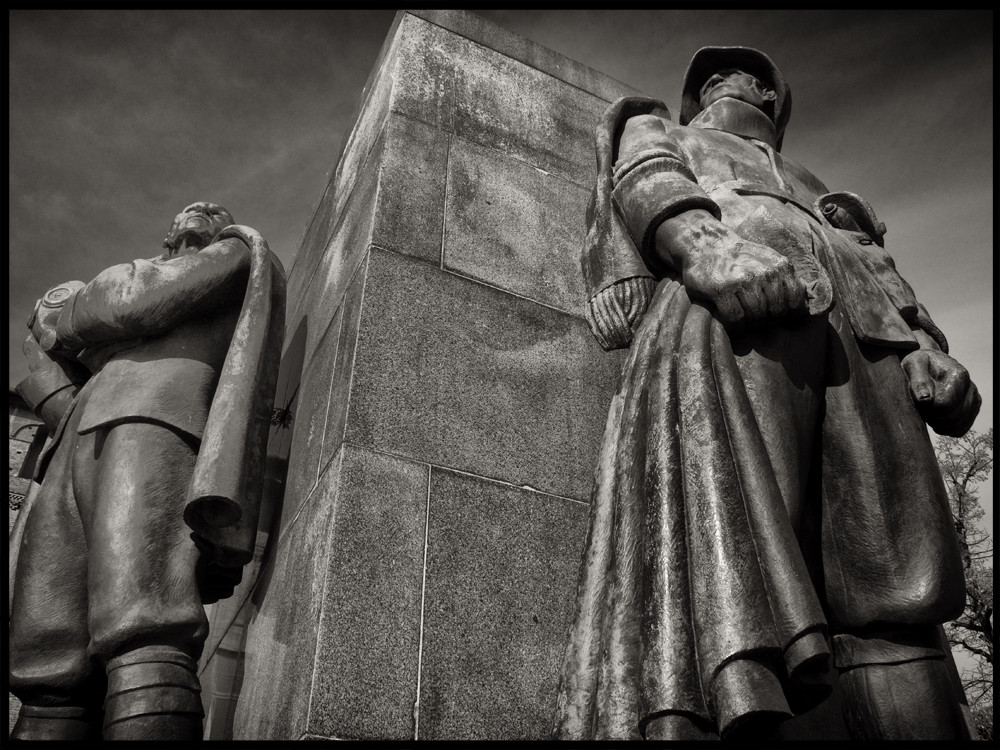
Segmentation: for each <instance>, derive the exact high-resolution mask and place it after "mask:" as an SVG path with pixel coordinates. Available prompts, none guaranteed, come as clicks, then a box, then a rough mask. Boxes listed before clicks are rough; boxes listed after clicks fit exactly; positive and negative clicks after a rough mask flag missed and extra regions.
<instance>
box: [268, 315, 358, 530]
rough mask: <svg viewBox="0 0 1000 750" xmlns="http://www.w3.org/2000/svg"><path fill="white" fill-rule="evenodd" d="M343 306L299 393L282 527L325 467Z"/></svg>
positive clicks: (307, 368) (307, 369)
mask: <svg viewBox="0 0 1000 750" xmlns="http://www.w3.org/2000/svg"><path fill="white" fill-rule="evenodd" d="M342 319H343V316H342V314H341V311H340V309H338V311H337V313H336V314H335V315H334V319H333V321H332V322H331V324H330V325H329V326H328V327H327V330H326V332H325V333H324V335H323V338H322V339H321V340H320V342H319V346H318V348H317V356H316V357H314V358H313V360H312V362H309V363H307V364H306V365H305V367H304V368H303V371H302V379H301V381H300V382H299V386H298V393H297V395H296V405H295V412H294V414H295V416H294V419H293V422H292V437H291V446H290V449H289V456H288V474H287V478H286V481H285V491H284V497H283V500H282V508H281V522H280V528H282V529H285V528H287V526H288V524H289V521H290V519H291V518H292V517H293V516H294V515H295V513H296V512H298V509H299V506H300V505H301V504H302V502H303V501H304V500H305V498H306V497H307V496H308V495H309V493H310V492H311V491H312V488H313V485H315V483H316V480H317V479H318V477H319V473H320V470H321V468H322V467H321V466H320V457H321V455H322V444H323V431H324V429H325V428H326V414H327V407H328V405H329V402H330V390H331V386H332V384H333V378H332V377H331V376H332V373H333V370H334V366H335V364H336V361H337V349H338V345H339V342H340V323H341V320H342Z"/></svg>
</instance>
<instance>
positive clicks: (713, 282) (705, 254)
mask: <svg viewBox="0 0 1000 750" xmlns="http://www.w3.org/2000/svg"><path fill="white" fill-rule="evenodd" d="M710 240H711V242H710V243H705V244H702V245H701V246H700V247H699V249H698V250H697V251H696V252H692V253H689V254H687V257H686V258H685V262H684V264H683V269H682V272H681V280H682V281H683V283H684V286H685V287H686V288H687V290H688V291H689V292H690V293H691V295H692V296H693V297H696V298H700V299H702V300H705V301H707V302H711V303H712V304H713V305H714V306H715V308H716V310H717V311H718V314H719V317H720V318H721V319H722V322H723V323H724V324H725V325H726V326H727V328H730V329H735V330H738V329H741V328H742V327H744V326H745V325H747V324H752V323H755V322H758V321H762V320H765V319H769V318H776V317H781V316H784V315H790V314H805V313H806V312H807V308H806V289H805V286H804V285H803V284H802V282H801V281H800V280H799V279H798V278H797V276H796V274H795V269H794V267H793V265H792V263H791V261H789V260H788V258H786V257H785V256H783V255H781V254H780V253H777V252H775V251H774V250H772V249H771V248H769V247H767V246H766V245H759V244H757V243H755V242H749V241H747V240H743V239H740V238H738V237H735V236H732V235H725V236H721V237H716V238H710Z"/></svg>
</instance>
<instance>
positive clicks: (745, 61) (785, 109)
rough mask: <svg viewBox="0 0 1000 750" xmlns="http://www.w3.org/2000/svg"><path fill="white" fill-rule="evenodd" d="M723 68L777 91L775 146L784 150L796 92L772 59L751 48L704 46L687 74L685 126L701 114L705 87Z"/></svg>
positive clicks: (682, 118) (683, 102)
mask: <svg viewBox="0 0 1000 750" xmlns="http://www.w3.org/2000/svg"><path fill="white" fill-rule="evenodd" d="M722 68H739V69H740V70H743V71H745V72H747V73H749V74H750V75H752V76H754V77H756V78H758V79H759V80H760V81H761V82H762V83H763V84H764V85H765V86H767V87H768V88H770V89H773V90H774V93H775V100H774V130H775V147H776V148H777V149H778V150H779V151H780V150H781V140H782V138H783V137H784V135H785V125H787V124H788V117H789V115H791V113H792V92H791V90H790V89H789V88H788V84H787V83H785V79H784V78H783V77H782V75H781V71H780V70H778V66H777V65H775V64H774V62H772V61H771V58H770V57H768V56H767V55H765V54H764V53H763V52H761V51H760V50H756V49H753V48H751V47H702V48H701V49H700V50H698V51H697V52H695V53H694V57H692V58H691V64H690V65H688V69H687V73H686V74H685V75H684V88H683V90H682V92H681V116H680V123H681V125H687V124H688V123H689V122H691V120H693V119H694V118H695V116H696V115H697V114H698V113H699V112H700V111H701V103H700V100H701V95H700V91H701V87H702V86H703V85H704V84H705V81H707V80H708V79H709V77H710V76H711V75H712V74H713V73H716V72H717V71H719V70H721V69H722Z"/></svg>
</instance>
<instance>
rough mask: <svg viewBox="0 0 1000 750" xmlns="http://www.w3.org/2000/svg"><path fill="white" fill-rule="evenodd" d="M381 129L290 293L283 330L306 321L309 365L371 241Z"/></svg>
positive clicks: (306, 359) (306, 356) (379, 158)
mask: <svg viewBox="0 0 1000 750" xmlns="http://www.w3.org/2000/svg"><path fill="white" fill-rule="evenodd" d="M384 144H385V138H384V132H383V136H381V137H380V138H379V139H378V141H377V142H376V144H375V146H374V147H373V148H372V151H371V153H370V154H369V158H368V161H367V162H366V163H365V165H364V168H363V169H362V170H361V173H360V174H359V175H358V180H357V183H356V184H355V185H354V189H353V190H352V191H351V195H350V197H349V199H348V201H347V203H346V205H345V206H344V208H343V210H342V211H341V213H340V214H339V215H338V217H337V226H336V227H335V228H334V230H333V235H332V237H331V239H330V241H329V243H328V244H326V245H324V246H323V249H322V252H321V254H320V255H319V259H318V262H317V263H316V264H315V266H314V267H313V268H312V270H311V271H310V272H309V278H308V280H307V281H306V282H305V283H304V285H303V286H302V292H301V294H300V295H299V297H298V298H297V299H296V298H293V297H291V296H289V298H288V300H289V303H288V309H289V310H290V311H291V313H290V314H289V315H287V316H286V318H285V320H286V330H294V329H295V328H296V327H297V326H299V325H300V324H301V321H302V320H303V319H305V320H306V351H305V362H306V363H307V364H308V362H309V360H310V359H311V358H312V356H313V354H314V353H315V350H316V344H317V342H318V341H319V338H320V336H322V335H323V333H324V332H325V331H326V327H327V325H328V324H329V322H330V320H332V318H333V313H334V312H335V311H336V310H337V308H338V307H339V306H340V301H341V298H342V297H343V295H344V291H345V290H346V286H347V283H348V282H349V281H350V280H351V278H352V277H353V276H354V271H355V269H357V267H358V264H359V263H360V261H361V258H362V257H364V253H365V251H366V250H367V249H368V245H369V243H370V242H371V230H372V224H373V221H374V213H375V204H376V198H377V194H378V182H379V173H380V165H381V162H382V153H383V146H384Z"/></svg>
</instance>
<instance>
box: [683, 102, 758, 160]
mask: <svg viewBox="0 0 1000 750" xmlns="http://www.w3.org/2000/svg"><path fill="white" fill-rule="evenodd" d="M688 125H690V126H691V127H693V128H705V129H707V130H722V131H724V132H726V133H732V134H733V135H738V136H740V137H741V138H754V139H756V140H758V141H763V142H764V143H766V144H768V145H769V146H771V147H772V148H773V147H774V146H775V142H776V137H775V131H774V123H773V122H771V118H770V117H768V116H767V115H766V114H765V113H764V112H762V111H760V110H759V109H757V108H756V107H755V106H753V105H752V104H747V103H746V102H742V101H740V100H739V99H731V98H729V97H726V98H725V99H719V101H717V102H713V103H712V104H709V105H708V106H707V107H705V109H703V110H702V111H701V112H699V113H698V114H697V115H696V116H695V117H694V118H693V119H692V120H691V122H689V123H688Z"/></svg>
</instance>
